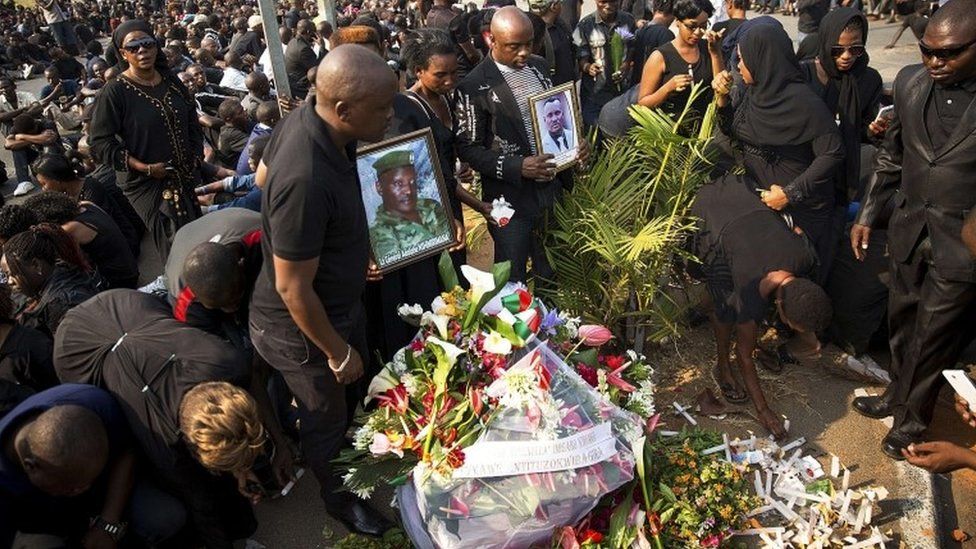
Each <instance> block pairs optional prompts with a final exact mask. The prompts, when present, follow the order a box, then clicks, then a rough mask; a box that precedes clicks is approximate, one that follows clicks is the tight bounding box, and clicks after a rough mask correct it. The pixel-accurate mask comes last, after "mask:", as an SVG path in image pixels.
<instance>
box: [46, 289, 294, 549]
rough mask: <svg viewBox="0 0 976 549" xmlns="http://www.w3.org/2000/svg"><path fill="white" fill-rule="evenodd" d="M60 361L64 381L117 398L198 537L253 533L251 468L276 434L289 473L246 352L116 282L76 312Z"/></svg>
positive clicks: (276, 463) (57, 345) (62, 335)
mask: <svg viewBox="0 0 976 549" xmlns="http://www.w3.org/2000/svg"><path fill="white" fill-rule="evenodd" d="M113 349H114V350H115V352H111V351H112V350H113ZM54 365H55V368H56V370H57V373H58V377H59V378H60V379H62V380H63V381H65V382H70V383H92V384H95V385H97V386H99V387H101V388H103V389H105V390H106V391H108V392H109V393H110V394H112V396H114V397H115V398H116V399H117V400H118V401H119V403H120V404H121V405H122V408H123V410H125V412H126V420H127V421H128V423H129V427H130V428H131V429H132V431H133V434H134V435H135V437H136V439H137V441H138V445H139V448H140V449H141V450H142V452H143V453H144V454H145V456H146V457H147V458H148V460H149V463H150V464H151V465H152V472H153V478H155V479H157V480H158V482H160V483H161V485H162V488H163V489H165V490H167V491H169V492H170V493H172V494H173V495H175V496H176V497H177V498H178V499H179V500H180V501H181V502H182V503H183V504H184V505H185V506H186V510H187V514H188V517H189V520H188V522H189V524H191V525H192V527H193V533H194V534H195V535H196V536H197V537H199V538H200V540H199V541H200V545H205V546H207V547H222V548H230V547H231V544H232V543H233V542H234V541H235V540H241V539H244V538H247V537H248V536H250V535H251V534H252V533H253V532H254V530H255V528H256V527H257V523H256V521H255V519H254V513H253V510H252V507H251V504H252V502H256V501H257V500H258V499H260V494H259V493H258V489H255V488H254V486H255V485H254V484H252V483H255V482H256V478H255V476H254V474H253V472H252V469H253V466H254V462H255V460H256V459H257V457H258V456H259V455H260V454H263V453H268V454H270V453H271V452H270V451H269V449H270V448H269V447H270V445H271V444H272V443H273V445H274V452H273V454H274V457H273V459H272V468H273V470H274V472H275V475H274V476H275V478H276V479H277V481H278V482H279V483H281V484H284V483H286V482H288V481H289V480H290V479H291V470H292V467H293V457H292V453H291V450H290V447H289V445H288V443H287V441H286V440H285V439H284V435H283V434H282V433H281V429H280V427H279V425H278V423H277V421H276V420H275V417H274V413H273V411H272V410H271V407H270V402H269V401H268V396H267V391H266V390H265V389H264V388H263V387H262V386H261V385H260V384H261V383H263V382H264V379H263V378H262V377H261V376H260V375H256V373H255V372H254V371H253V369H252V367H251V363H250V357H249V356H248V354H247V353H243V352H241V351H240V350H239V349H237V348H235V347H234V346H233V345H232V344H230V343H228V342H227V341H225V340H223V339H221V338H220V337H217V336H214V335H212V334H208V333H206V332H204V331H201V330H199V329H196V328H193V327H192V326H189V325H187V324H185V323H183V322H179V321H178V320H176V319H175V318H173V311H172V307H171V306H170V305H169V304H168V303H166V302H165V301H163V300H160V299H159V298H157V297H156V296H154V295H150V294H145V293H142V292H138V291H135V290H109V291H107V292H103V293H101V294H99V295H97V296H95V297H94V298H93V299H91V300H89V301H88V302H86V303H84V304H82V305H81V306H79V307H76V308H75V309H73V310H72V311H70V312H69V313H68V314H67V315H66V316H65V319H64V323H63V328H62V329H61V330H60V331H59V332H58V336H57V338H56V339H55V342H54ZM123 372H124V373H123ZM243 387H249V388H250V390H245V389H243ZM269 435H270V436H269ZM256 484H257V486H260V482H257V483H256ZM279 489H280V488H279ZM241 494H246V495H247V496H246V497H247V499H245V498H244V497H242V496H241ZM248 500H251V501H248Z"/></svg>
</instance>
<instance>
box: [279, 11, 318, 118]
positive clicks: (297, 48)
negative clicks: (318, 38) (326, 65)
mask: <svg viewBox="0 0 976 549" xmlns="http://www.w3.org/2000/svg"><path fill="white" fill-rule="evenodd" d="M314 43H315V25H314V24H313V23H312V22H311V21H309V20H308V19H302V20H301V21H299V22H298V27H297V28H296V29H295V37H294V38H292V39H291V42H290V43H289V44H288V48H287V49H286V50H285V72H287V73H288V83H289V84H290V86H291V95H292V97H294V98H299V99H303V98H304V97H305V96H306V95H308V88H309V86H310V83H309V81H308V69H311V68H312V67H314V66H316V65H318V62H319V58H318V56H317V55H315V51H314V50H313V49H312V44H314Z"/></svg>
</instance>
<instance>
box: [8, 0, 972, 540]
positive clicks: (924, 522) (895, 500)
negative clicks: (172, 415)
mask: <svg viewBox="0 0 976 549" xmlns="http://www.w3.org/2000/svg"><path fill="white" fill-rule="evenodd" d="M592 9H593V0H587V2H586V6H585V8H584V12H589V11H592ZM778 18H779V19H780V20H781V21H783V23H784V26H785V27H786V28H787V30H788V31H789V32H790V33H791V35H795V34H796V19H795V18H787V17H778ZM896 30H897V26H896V25H894V24H884V23H877V22H875V23H872V24H871V30H870V38H869V41H868V50H869V52H870V55H871V61H872V63H871V64H872V66H874V67H876V68H877V69H878V70H879V71H880V72H881V75H882V77H883V79H884V80H885V82H886V85H888V86H890V84H891V82H892V81H893V79H894V77H895V75H896V74H897V72H898V70H899V69H900V68H901V67H903V66H904V65H906V64H910V63H916V62H919V55H918V50H917V48H916V45H915V41H914V39H913V38H912V37H911V36H910V35H906V36H903V37H902V40H901V45H900V46H898V47H896V48H894V49H891V50H883V49H882V46H883V45H885V44H887V43H888V41H889V40H890V39H891V36H893V34H894V32H895V31H896ZM18 85H19V86H20V88H21V89H25V90H28V91H32V92H34V93H38V92H39V90H40V88H41V86H42V85H43V82H42V81H41V80H40V79H35V80H32V81H28V82H20V83H19V84H18ZM0 159H3V160H4V161H5V162H6V163H7V166H8V172H9V173H10V176H11V181H10V182H8V184H7V185H4V186H3V187H2V191H3V194H4V195H9V194H10V193H11V192H12V191H13V186H14V185H16V182H14V181H13V175H14V174H13V161H12V159H11V157H10V154H9V152H8V151H6V150H2V149H0ZM142 268H143V270H146V271H149V270H152V269H154V268H156V267H154V266H149V265H143V266H142ZM708 337H709V334H708V333H707V332H706V331H703V330H696V331H693V332H691V333H689V334H688V336H687V338H688V340H689V341H690V342H699V343H702V342H704V343H707V341H708ZM661 360H668V358H667V357H661ZM705 365H707V362H706V363H703V364H701V366H702V367H704V366H705ZM805 367H809V368H808V369H802V370H801V371H798V372H797V375H796V377H795V378H790V383H794V384H795V385H796V387H795V388H796V389H797V391H796V392H792V393H791V392H787V393H786V394H785V395H784V396H782V397H780V398H779V399H777V400H776V401H775V402H774V406H775V407H776V408H777V409H778V410H780V411H782V412H784V413H786V414H787V415H789V417H790V420H791V423H792V427H791V432H792V433H793V434H794V435H796V436H801V435H802V436H806V437H807V439H808V440H809V441H811V447H812V448H815V449H819V450H822V451H823V452H830V453H834V454H836V455H838V456H840V457H841V459H842V461H843V462H844V463H845V465H847V466H851V467H853V468H854V471H853V473H854V482H856V483H877V484H883V485H885V486H887V487H888V488H889V490H891V492H892V500H891V501H890V502H889V503H887V504H885V506H884V510H885V513H884V519H883V520H884V521H885V524H886V528H890V529H891V530H892V531H893V532H895V533H898V534H899V537H900V539H901V541H902V542H904V546H905V547H912V548H929V547H933V548H934V547H939V546H940V545H939V544H938V542H937V541H936V538H937V537H940V536H939V534H941V532H940V531H938V530H937V529H936V528H937V527H936V526H934V525H933V521H932V517H933V513H932V511H931V509H932V507H931V502H928V503H927V501H928V500H927V498H928V493H929V491H930V490H929V486H930V484H931V479H930V478H929V475H927V474H923V473H919V472H918V471H917V470H913V469H912V468H910V467H905V466H897V465H895V464H894V463H892V462H891V461H889V460H887V459H886V458H885V457H883V455H882V454H881V453H880V451H879V441H880V439H881V437H882V436H883V435H884V432H885V427H884V426H883V425H881V424H880V422H876V421H870V420H866V419H862V418H861V417H860V416H857V415H855V414H852V413H850V411H849V410H850V407H849V405H850V400H851V399H852V398H853V392H854V390H855V389H857V388H858V387H861V386H862V385H861V384H860V383H856V382H852V381H849V380H847V379H843V378H841V377H836V376H832V375H824V374H823V372H822V370H821V369H818V368H817V367H816V366H810V365H805ZM680 390H681V389H680V388H675V389H674V390H673V391H674V392H670V391H668V392H667V393H666V394H665V392H663V391H662V393H661V394H659V400H660V401H661V402H662V403H663V402H666V401H668V400H673V399H675V398H679V399H683V400H684V401H685V402H687V401H688V400H690V398H691V396H690V395H687V394H685V395H683V394H682V393H681V392H680ZM797 395H800V396H797ZM668 421H669V422H670V423H671V424H673V425H674V426H675V427H680V426H681V425H680V423H681V422H680V421H678V420H676V419H673V418H669V420H668ZM704 423H705V425H707V426H710V427H713V428H717V429H722V430H726V431H727V432H729V433H730V434H732V435H739V434H745V432H746V430H747V429H749V428H752V429H757V431H758V430H759V429H758V427H757V426H756V425H755V424H750V423H749V420H748V419H746V420H745V423H744V424H743V423H742V422H736V423H734V424H730V423H727V422H713V421H712V420H705V421H704ZM935 423H936V425H935V427H934V429H933V431H934V433H933V434H934V436H936V437H939V438H946V437H947V438H952V439H954V440H956V441H957V442H960V443H965V444H968V445H973V444H974V443H976V433H973V432H971V431H969V430H968V429H964V428H963V426H962V424H961V423H960V422H959V421H958V420H957V419H956V418H955V416H954V415H953V414H952V413H951V411H950V410H949V408H948V407H947V406H940V409H939V412H938V417H937V420H936V422H935ZM951 489H952V491H953V494H954V495H953V496H952V497H950V498H947V499H944V500H943V501H949V500H954V503H955V507H956V508H957V509H958V511H959V519H960V520H959V522H960V526H961V527H962V528H963V529H965V530H968V531H969V532H976V509H974V504H973V501H974V495H976V475H971V474H957V475H953V478H952V481H951ZM389 502H390V494H389V493H386V494H377V495H376V496H374V504H375V505H376V507H377V508H378V509H383V510H384V512H386V513H388V514H389V515H390V516H391V517H392V515H393V513H394V510H393V509H391V508H390V507H389ZM257 513H258V517H259V520H260V524H261V525H260V528H259V530H258V532H257V534H256V535H255V536H254V537H255V540H256V541H258V542H259V543H261V544H263V545H264V546H266V547H268V548H275V549H278V548H287V549H291V548H318V547H330V546H332V545H333V543H334V541H335V540H336V539H339V538H340V537H342V536H343V535H344V534H345V532H344V530H343V529H342V528H341V526H339V525H338V524H336V523H335V522H334V521H332V520H331V519H329V518H328V517H327V516H326V514H325V513H324V510H323V507H322V503H321V500H320V499H319V497H318V485H317V483H316V481H315V479H314V478H312V476H311V475H308V476H306V477H305V478H304V479H303V480H301V481H300V482H299V483H298V485H297V486H296V488H295V490H294V491H293V492H292V493H291V494H290V495H289V496H287V497H285V498H280V499H278V500H274V501H269V502H265V503H262V504H260V505H259V506H258V508H257ZM947 546H950V545H947ZM966 547H976V545H972V544H969V545H966Z"/></svg>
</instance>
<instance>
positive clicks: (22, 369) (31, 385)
mask: <svg viewBox="0 0 976 549" xmlns="http://www.w3.org/2000/svg"><path fill="white" fill-rule="evenodd" d="M51 353H52V347H51V338H49V337H47V336H46V335H44V334H42V333H41V332H38V331H37V330H34V329H33V328H28V327H26V326H22V325H20V324H18V323H17V321H16V319H15V318H14V301H13V297H12V296H11V291H10V286H9V285H7V284H0V382H3V383H7V384H12V385H17V386H19V387H22V388H23V389H25V391H19V392H18V394H20V395H22V397H18V398H17V400H16V401H11V400H9V398H8V396H7V395H9V394H10V393H8V392H7V391H0V393H2V395H3V396H0V417H2V416H3V415H4V414H5V413H6V412H7V411H9V410H11V409H13V408H14V406H16V405H17V404H20V402H21V400H22V398H23V397H26V396H29V395H30V394H33V393H38V392H40V391H43V390H45V389H50V388H51V387H54V386H55V385H58V383H60V382H59V381H58V376H57V374H56V373H55V372H54V363H53V362H52V360H51Z"/></svg>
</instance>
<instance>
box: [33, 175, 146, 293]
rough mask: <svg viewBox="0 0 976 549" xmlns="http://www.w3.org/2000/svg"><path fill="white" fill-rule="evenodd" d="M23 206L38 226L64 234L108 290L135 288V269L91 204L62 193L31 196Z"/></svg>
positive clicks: (118, 236) (110, 224)
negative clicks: (54, 227)
mask: <svg viewBox="0 0 976 549" xmlns="http://www.w3.org/2000/svg"><path fill="white" fill-rule="evenodd" d="M24 206H26V207H27V208H28V209H30V210H31V211H33V212H34V213H35V214H36V215H37V219H38V221H39V222H41V223H53V224H55V225H58V226H60V227H61V229H63V230H64V232H66V233H68V236H70V237H71V238H72V239H73V240H74V241H75V243H77V244H78V246H79V247H80V248H81V251H83V252H84V253H85V255H86V256H87V257H88V259H89V260H91V262H92V263H93V264H94V265H95V268H96V269H98V272H99V274H100V275H101V276H102V277H104V278H105V280H106V282H107V283H108V287H109V288H133V289H135V288H136V287H137V286H138V282H139V265H138V264H137V263H136V258H135V256H133V255H132V251H131V250H130V249H129V245H128V243H127V242H126V241H125V237H124V236H123V235H122V231H120V230H119V227H118V225H116V224H115V221H113V220H112V218H111V217H110V216H109V215H108V214H107V213H105V211H103V210H102V209H101V208H99V207H98V206H96V205H95V204H92V203H91V202H86V201H78V200H77V199H75V198H72V197H70V196H68V195H67V194H64V193H59V192H50V191H45V192H42V193H39V194H35V195H33V196H31V197H30V198H28V199H27V201H26V202H24Z"/></svg>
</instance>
